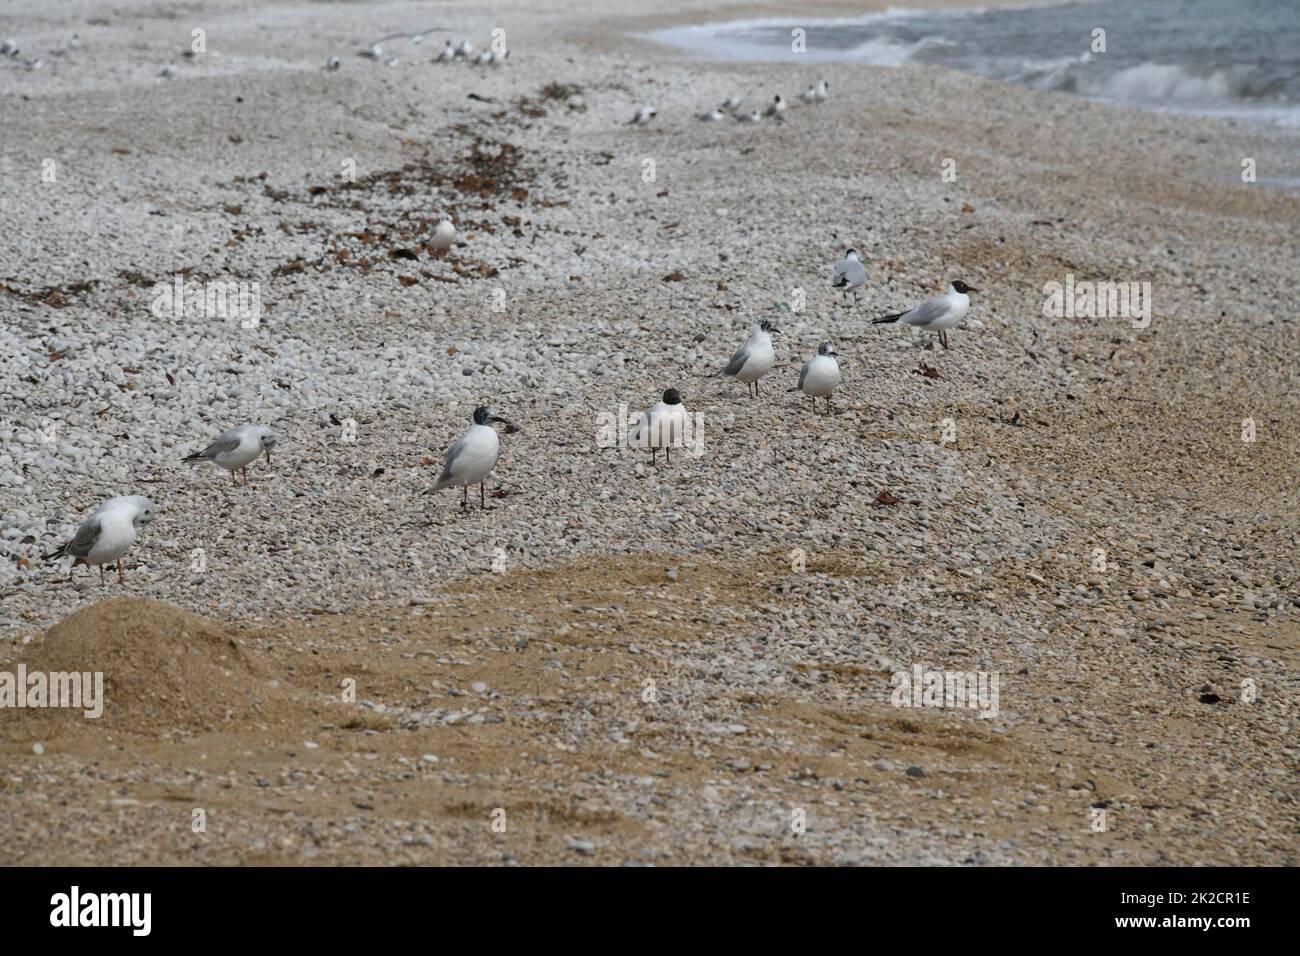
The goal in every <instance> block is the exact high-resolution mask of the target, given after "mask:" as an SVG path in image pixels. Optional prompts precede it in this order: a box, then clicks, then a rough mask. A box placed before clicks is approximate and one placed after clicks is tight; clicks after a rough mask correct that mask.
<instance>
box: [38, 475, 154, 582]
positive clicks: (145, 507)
mask: <svg viewBox="0 0 1300 956" xmlns="http://www.w3.org/2000/svg"><path fill="white" fill-rule="evenodd" d="M153 519H154V506H153V502H152V501H150V500H149V499H148V498H146V497H145V496H144V495H123V496H121V497H119V498H109V499H108V500H107V501H105V502H104V503H103V504H102V505H100V506H99V507H98V508H96V509H95V510H94V511H92V512H91V513H90V514H89V515H87V516H86V518H85V520H84V521H82V522H81V524H80V525H79V526H78V527H77V533H76V534H75V535H73V537H72V540H71V541H69V542H67V543H66V544H61V545H59V547H57V548H55V549H54V550H53V551H51V552H50V553H49V554H46V555H43V557H44V558H45V560H46V561H55V560H57V559H59V558H63V557H68V556H71V558H72V566H73V567H74V568H75V567H76V566H77V565H79V564H84V565H86V567H87V568H89V567H90V566H91V565H95V564H97V565H99V580H100V583H101V584H102V583H103V581H104V565H106V564H112V563H113V562H114V561H116V562H117V583H118V584H123V583H125V581H124V579H123V577H122V555H124V554H126V552H127V551H129V550H130V549H131V545H133V544H135V539H136V535H137V534H138V532H139V531H140V529H141V528H143V527H144V526H145V525H147V524H148V523H149V522H150V521H152V520H153Z"/></svg>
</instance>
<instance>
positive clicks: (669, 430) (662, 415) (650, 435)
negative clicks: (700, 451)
mask: <svg viewBox="0 0 1300 956" xmlns="http://www.w3.org/2000/svg"><path fill="white" fill-rule="evenodd" d="M685 434H686V407H685V406H684V405H682V397H681V395H679V394H677V389H675V388H670V389H667V390H665V391H664V397H663V401H660V402H656V403H655V405H654V407H653V408H652V409H650V411H648V412H644V413H643V414H642V415H641V420H640V421H639V422H638V423H637V426H636V431H634V432H633V433H632V441H633V442H634V443H635V447H637V448H649V449H650V464H652V465H653V464H655V463H656V462H655V459H656V457H657V456H658V449H660V448H662V449H664V454H666V455H667V456H668V464H670V465H671V464H672V463H673V446H674V445H677V446H680V445H681V444H682V440H683V437H684V436H685Z"/></svg>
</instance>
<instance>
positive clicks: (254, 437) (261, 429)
mask: <svg viewBox="0 0 1300 956" xmlns="http://www.w3.org/2000/svg"><path fill="white" fill-rule="evenodd" d="M273 448H275V435H274V434H272V432H271V429H269V428H267V427H266V426H265V425H240V426H239V427H237V428H232V429H230V430H229V431H227V432H224V433H223V434H222V435H221V437H220V438H218V439H217V440H216V441H214V442H213V443H212V444H211V445H209V446H208V447H207V448H205V449H203V451H200V452H195V453H194V454H193V455H187V456H185V457H184V458H182V459H181V461H187V462H199V461H210V462H212V463H213V464H215V465H220V466H221V467H222V468H225V469H226V470H227V471H229V472H230V482H231V484H238V483H239V482H237V481H235V472H236V471H240V470H242V471H243V472H244V484H248V466H249V465H250V464H252V463H253V462H254V461H255V460H256V459H257V456H258V455H260V454H262V453H263V452H265V453H266V461H267V463H268V464H270V461H271V449H273Z"/></svg>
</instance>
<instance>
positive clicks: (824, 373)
mask: <svg viewBox="0 0 1300 956" xmlns="http://www.w3.org/2000/svg"><path fill="white" fill-rule="evenodd" d="M839 384H840V363H839V362H837V361H835V346H833V345H831V343H830V342H823V343H822V344H821V345H819V346H817V354H816V355H814V356H813V357H812V359H811V360H809V361H807V362H805V363H804V366H803V369H802V370H800V372H799V384H798V385H796V386H795V387H794V388H792V389H790V391H792V392H803V393H804V394H805V395H807V396H808V397H809V398H811V399H812V406H813V414H814V415H816V414H817V399H818V398H825V399H826V411H827V412H830V408H831V392H833V391H835V386H837V385H839Z"/></svg>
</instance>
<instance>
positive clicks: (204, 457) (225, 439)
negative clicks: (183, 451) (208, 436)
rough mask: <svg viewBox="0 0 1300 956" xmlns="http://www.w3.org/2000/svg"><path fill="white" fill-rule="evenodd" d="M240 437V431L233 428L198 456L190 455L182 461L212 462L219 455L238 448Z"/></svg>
mask: <svg viewBox="0 0 1300 956" xmlns="http://www.w3.org/2000/svg"><path fill="white" fill-rule="evenodd" d="M240 437H241V436H240V435H239V434H238V429H234V428H232V429H230V431H228V432H225V433H223V434H222V436H221V437H220V438H218V439H217V440H216V441H214V442H213V443H212V444H211V445H209V446H208V447H207V448H205V449H203V451H201V452H198V453H197V454H194V455H189V456H187V457H186V458H183V459H181V460H182V461H210V460H212V459H213V458H216V457H217V456H218V455H221V454H226V453H229V452H232V451H234V450H235V449H236V448H238V447H239V441H240Z"/></svg>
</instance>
